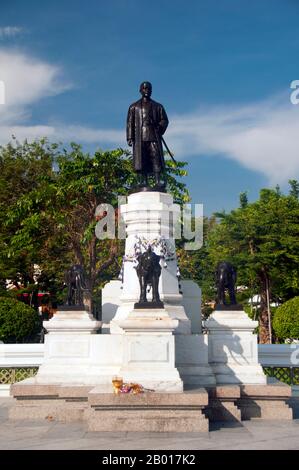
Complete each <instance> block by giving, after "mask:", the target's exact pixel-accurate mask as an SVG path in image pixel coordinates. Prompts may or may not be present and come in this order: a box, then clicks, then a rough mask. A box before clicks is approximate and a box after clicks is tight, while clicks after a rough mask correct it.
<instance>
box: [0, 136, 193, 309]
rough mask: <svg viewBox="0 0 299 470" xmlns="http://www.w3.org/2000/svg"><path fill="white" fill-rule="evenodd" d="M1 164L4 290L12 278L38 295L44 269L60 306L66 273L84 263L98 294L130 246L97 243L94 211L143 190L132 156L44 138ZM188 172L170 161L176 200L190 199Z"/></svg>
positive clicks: (4, 154)
mask: <svg viewBox="0 0 299 470" xmlns="http://www.w3.org/2000/svg"><path fill="white" fill-rule="evenodd" d="M0 162H1V165H2V170H3V171H2V175H1V179H0V187H2V186H3V187H4V186H5V183H6V182H7V185H8V186H7V187H8V189H7V190H6V191H4V192H3V194H0V205H1V208H2V215H1V217H2V220H1V222H2V227H3V230H2V231H1V234H0V267H1V276H0V277H1V279H2V286H3V280H4V279H10V280H11V281H12V282H13V283H14V284H15V286H16V287H18V288H20V287H22V288H23V289H24V288H25V290H26V289H27V290H28V289H29V290H30V289H31V288H35V289H36V284H35V281H36V273H35V271H36V269H35V267H36V266H38V267H39V269H40V273H39V275H38V282H39V288H42V289H45V290H47V291H50V293H51V294H52V297H53V296H58V300H60V301H61V300H62V294H61V287H62V286H63V282H64V272H65V271H66V269H67V268H68V267H69V266H70V265H71V264H75V263H79V264H82V265H83V266H84V268H85V272H86V275H87V283H88V287H89V288H90V289H91V291H92V292H93V293H94V294H96V293H97V292H98V291H99V289H100V287H101V286H102V285H103V284H104V283H105V282H106V281H107V280H109V279H111V278H112V277H115V276H116V275H117V274H118V272H119V270H120V267H121V257H122V254H123V248H124V247H123V240H119V239H117V238H114V239H104V240H99V239H97V237H96V235H95V225H96V222H97V220H96V217H95V212H96V208H97V207H98V205H100V204H110V205H112V206H113V207H114V208H115V209H117V206H118V197H119V196H125V195H127V194H128V192H129V190H130V188H132V187H134V186H135V185H137V179H136V174H135V172H134V171H133V168H132V159H131V154H130V153H129V152H128V151H126V150H123V149H116V150H112V151H101V150H97V151H96V152H95V153H94V154H93V155H91V154H89V153H86V152H84V151H83V150H82V148H81V146H80V145H77V144H75V143H71V144H70V147H69V148H68V149H65V148H63V147H62V146H60V145H58V144H49V143H48V142H47V141H46V140H44V139H43V140H41V141H37V142H34V143H31V144H28V143H27V142H25V143H24V144H19V143H18V142H13V143H12V144H9V145H8V146H6V147H2V148H0ZM184 166H185V163H183V162H179V163H178V164H177V165H175V164H173V162H169V161H166V168H167V175H166V179H167V184H168V188H169V191H170V192H172V193H173V196H174V198H175V200H176V202H182V201H184V200H188V198H189V195H188V192H187V190H186V187H185V185H184V184H183V183H182V182H181V181H179V178H180V177H182V176H184V175H185V174H186V171H185V170H184ZM14 168H15V171H14ZM14 188H15V190H14ZM11 194H13V197H10V195H11ZM115 214H116V215H115V217H116V219H117V217H118V212H117V210H116V213H115ZM116 225H117V220H116ZM34 286H35V287H34Z"/></svg>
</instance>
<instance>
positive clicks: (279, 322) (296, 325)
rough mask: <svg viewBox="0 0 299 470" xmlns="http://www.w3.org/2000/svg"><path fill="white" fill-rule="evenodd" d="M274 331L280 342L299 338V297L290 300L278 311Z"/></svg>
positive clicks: (274, 321)
mask: <svg viewBox="0 0 299 470" xmlns="http://www.w3.org/2000/svg"><path fill="white" fill-rule="evenodd" d="M273 330H274V333H275V336H276V337H277V338H279V339H280V340H285V339H287V338H299V296H298V297H294V298H293V299H290V300H288V301H287V302H285V303H284V304H282V305H280V307H278V308H277V309H276V312H275V314H274V318H273Z"/></svg>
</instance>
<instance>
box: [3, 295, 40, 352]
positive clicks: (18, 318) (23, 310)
mask: <svg viewBox="0 0 299 470" xmlns="http://www.w3.org/2000/svg"><path fill="white" fill-rule="evenodd" d="M38 325H39V318H38V315H37V313H36V311H35V310H34V309H33V308H31V307H29V305H26V304H24V303H23V302H19V301H18V300H16V299H9V298H0V340H1V341H4V342H7V343H19V342H25V341H26V339H29V337H30V335H31V334H32V333H34V331H35V330H37V328H38Z"/></svg>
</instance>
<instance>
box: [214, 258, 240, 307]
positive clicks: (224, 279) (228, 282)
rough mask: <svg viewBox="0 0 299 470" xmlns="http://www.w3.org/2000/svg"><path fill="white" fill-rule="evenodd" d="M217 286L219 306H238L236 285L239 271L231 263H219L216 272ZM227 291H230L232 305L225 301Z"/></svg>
mask: <svg viewBox="0 0 299 470" xmlns="http://www.w3.org/2000/svg"><path fill="white" fill-rule="evenodd" d="M215 277H216V284H217V304H218V305H236V304H237V302H236V294H235V284H236V281H237V271H236V269H235V268H234V267H233V265H232V264H231V263H228V262H227V261H222V262H220V263H218V265H217V268H216V272H215ZM225 289H227V290H228V293H229V299H230V303H229V304H227V303H226V301H225Z"/></svg>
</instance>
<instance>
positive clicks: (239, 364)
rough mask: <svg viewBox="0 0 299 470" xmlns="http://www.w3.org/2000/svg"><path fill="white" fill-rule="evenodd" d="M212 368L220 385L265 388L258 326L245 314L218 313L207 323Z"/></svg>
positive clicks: (225, 311)
mask: <svg viewBox="0 0 299 470" xmlns="http://www.w3.org/2000/svg"><path fill="white" fill-rule="evenodd" d="M204 324H205V327H206V328H207V330H208V333H209V335H208V343H209V364H210V366H211V368H212V370H213V372H214V374H215V377H216V382H217V384H265V383H266V381H267V380H266V376H265V374H264V372H263V369H262V367H261V365H260V364H259V363H258V351H257V336H256V335H255V334H253V331H254V329H255V328H256V327H257V326H258V322H256V321H253V320H251V319H250V318H249V317H248V315H247V314H246V313H245V312H244V311H242V310H239V309H238V310H227V308H225V309H224V310H215V311H214V312H213V313H212V314H211V315H210V317H209V318H208V320H207V321H205V323H204Z"/></svg>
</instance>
